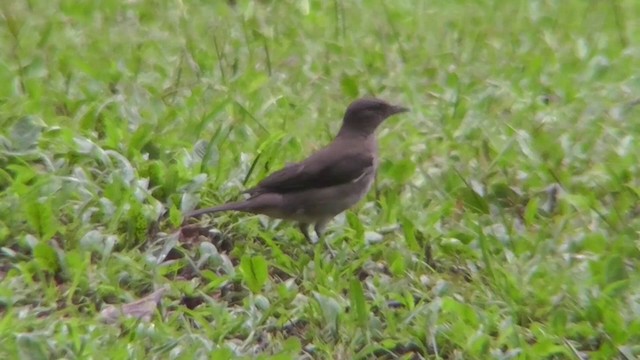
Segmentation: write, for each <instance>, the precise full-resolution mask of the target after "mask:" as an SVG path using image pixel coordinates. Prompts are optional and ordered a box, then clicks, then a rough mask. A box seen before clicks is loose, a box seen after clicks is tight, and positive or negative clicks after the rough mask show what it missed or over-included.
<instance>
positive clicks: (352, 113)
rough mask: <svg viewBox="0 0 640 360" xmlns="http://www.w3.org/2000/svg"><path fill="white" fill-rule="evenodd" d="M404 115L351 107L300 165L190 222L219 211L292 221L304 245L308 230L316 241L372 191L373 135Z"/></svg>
mask: <svg viewBox="0 0 640 360" xmlns="http://www.w3.org/2000/svg"><path fill="white" fill-rule="evenodd" d="M405 111H409V109H407V108H405V107H402V106H395V105H390V104H388V103H387V102H385V101H383V100H379V99H374V98H364V99H358V100H356V101H354V102H352V103H351V104H350V105H349V107H348V108H347V111H346V112H345V114H344V118H343V120H342V127H341V128H340V131H338V134H337V135H336V137H335V138H334V140H333V141H332V142H331V143H330V144H329V145H327V146H326V147H324V148H322V149H320V150H319V151H317V152H316V153H314V154H312V155H311V156H309V157H308V158H306V159H305V160H303V161H301V162H298V163H294V164H289V165H286V166H285V167H284V168H283V169H281V170H278V171H276V172H274V173H272V174H271V175H269V176H267V177H266V178H265V179H264V180H262V181H261V182H260V183H258V185H256V186H255V187H253V188H251V189H249V190H246V191H245V193H248V194H249V195H250V197H249V198H248V199H246V200H243V201H238V202H231V203H227V204H223V205H220V206H216V207H212V208H206V209H201V210H196V211H194V212H191V213H189V214H187V217H195V216H200V215H203V214H209V213H216V212H220V211H240V212H247V213H252V214H263V215H267V216H269V217H272V218H278V219H285V220H293V221H297V222H298V224H299V227H300V231H302V234H304V237H305V238H306V239H307V240H308V241H312V240H311V237H310V236H309V226H310V225H314V230H315V232H316V235H317V236H318V238H321V237H322V234H323V231H324V228H325V227H326V225H327V223H328V222H329V221H330V220H331V219H333V218H334V217H335V216H336V215H338V214H340V213H341V212H343V211H345V210H347V209H349V208H351V207H352V206H354V205H355V204H356V203H358V202H359V201H360V200H361V199H362V198H363V197H364V196H365V195H366V194H367V192H369V189H371V185H372V183H373V180H374V177H375V175H376V171H377V169H378V142H377V140H376V136H375V130H376V129H377V128H378V126H379V125H380V124H381V123H382V122H383V121H384V120H385V119H387V118H388V117H390V116H391V115H394V114H398V113H402V112H405Z"/></svg>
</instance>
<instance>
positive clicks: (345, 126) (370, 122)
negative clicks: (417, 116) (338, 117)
mask: <svg viewBox="0 0 640 360" xmlns="http://www.w3.org/2000/svg"><path fill="white" fill-rule="evenodd" d="M406 111H409V109H408V108H406V107H402V106H396V105H391V104H389V103H387V102H386V101H383V100H380V99H375V98H362V99H358V100H355V101H354V102H352V103H351V104H350V105H349V107H348V108H347V111H346V112H345V114H344V119H343V120H342V129H341V130H340V132H341V133H343V132H349V133H354V132H355V133H358V134H362V135H365V136H367V135H371V134H373V133H374V132H375V130H376V129H377V128H378V126H379V125H380V124H381V123H382V122H383V121H384V120H385V119H387V118H388V117H390V116H392V115H394V114H398V113H402V112H406Z"/></svg>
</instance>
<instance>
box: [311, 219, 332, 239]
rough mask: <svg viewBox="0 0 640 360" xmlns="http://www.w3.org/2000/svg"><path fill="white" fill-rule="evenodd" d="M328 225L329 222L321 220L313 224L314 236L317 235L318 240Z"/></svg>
mask: <svg viewBox="0 0 640 360" xmlns="http://www.w3.org/2000/svg"><path fill="white" fill-rule="evenodd" d="M328 223H329V220H327V219H322V220H320V221H318V222H317V223H316V224H315V226H314V227H313V230H315V232H316V235H318V240H320V239H321V238H322V235H323V234H324V230H325V228H326V227H327V224H328Z"/></svg>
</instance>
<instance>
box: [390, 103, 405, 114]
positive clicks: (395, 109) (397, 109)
mask: <svg viewBox="0 0 640 360" xmlns="http://www.w3.org/2000/svg"><path fill="white" fill-rule="evenodd" d="M407 111H409V108H407V107H404V106H397V105H393V106H391V109H390V110H389V115H393V114H399V113H403V112H407Z"/></svg>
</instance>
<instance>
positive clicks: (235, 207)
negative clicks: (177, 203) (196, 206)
mask: <svg viewBox="0 0 640 360" xmlns="http://www.w3.org/2000/svg"><path fill="white" fill-rule="evenodd" d="M249 205H250V204H249V202H248V201H236V202H230V203H226V204H222V205H219V206H214V207H210V208H205V209H200V210H194V211H192V212H190V213H188V214H187V215H186V217H187V218H190V217H198V216H200V215H204V214H213V213H217V212H221V211H247V210H249V207H250V206H249Z"/></svg>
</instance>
